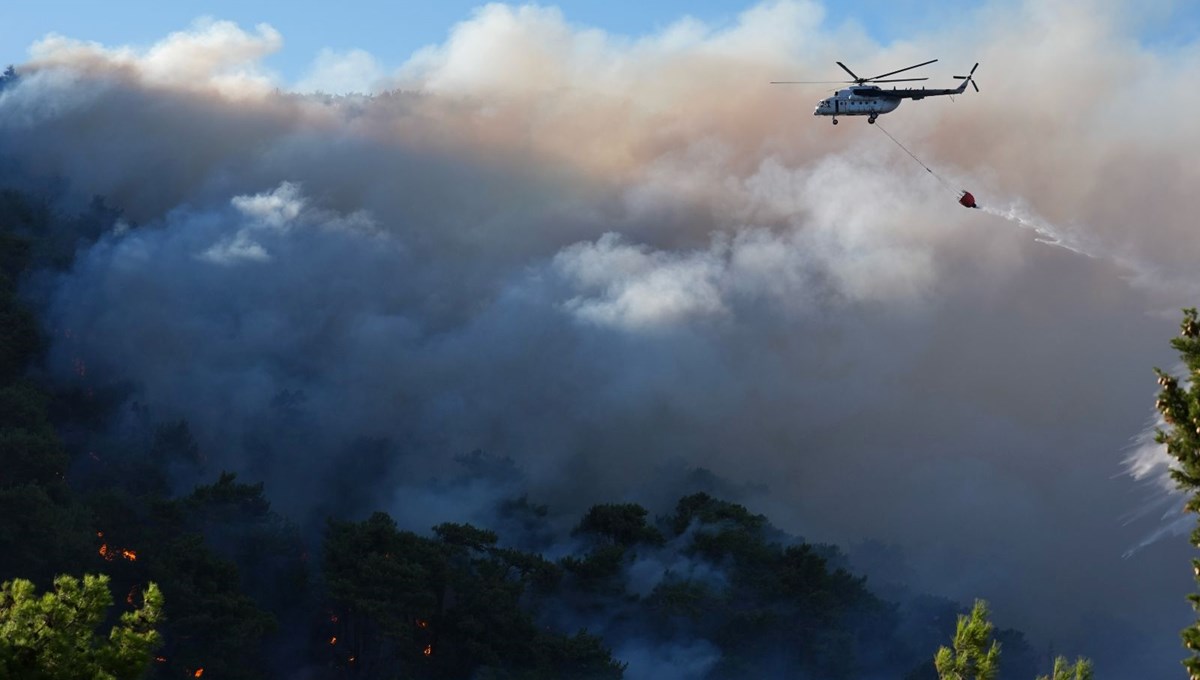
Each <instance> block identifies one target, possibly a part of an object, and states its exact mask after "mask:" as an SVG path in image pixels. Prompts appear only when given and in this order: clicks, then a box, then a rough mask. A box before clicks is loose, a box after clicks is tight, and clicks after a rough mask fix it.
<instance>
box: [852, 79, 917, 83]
mask: <svg viewBox="0 0 1200 680" xmlns="http://www.w3.org/2000/svg"><path fill="white" fill-rule="evenodd" d="M918 80H929V79H928V78H889V79H888V80H879V79H877V78H872V79H871V80H869V81H867V82H871V83H912V82H916V81H918Z"/></svg>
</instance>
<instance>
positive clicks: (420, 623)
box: [417, 619, 429, 628]
mask: <svg viewBox="0 0 1200 680" xmlns="http://www.w3.org/2000/svg"><path fill="white" fill-rule="evenodd" d="M428 627H429V622H428V621H425V620H423V619H417V628H428Z"/></svg>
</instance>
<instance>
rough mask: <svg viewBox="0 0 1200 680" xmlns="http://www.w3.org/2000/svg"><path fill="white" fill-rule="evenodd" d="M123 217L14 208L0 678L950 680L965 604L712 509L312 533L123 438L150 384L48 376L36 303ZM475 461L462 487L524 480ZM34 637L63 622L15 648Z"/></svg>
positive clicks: (135, 432) (6, 207) (762, 523)
mask: <svg viewBox="0 0 1200 680" xmlns="http://www.w3.org/2000/svg"><path fill="white" fill-rule="evenodd" d="M119 218H120V211H119V210H118V209H115V208H113V207H111V206H109V205H108V204H107V203H106V202H105V200H104V199H103V198H100V197H97V198H96V199H94V200H93V201H92V202H91V204H90V205H88V206H87V208H86V209H85V210H83V211H82V212H79V213H77V214H65V213H64V212H62V211H60V210H58V209H56V208H55V207H54V205H53V202H52V200H51V199H49V198H47V197H46V196H45V195H44V194H42V193H39V192H35V191H29V190H21V189H14V188H9V189H5V190H3V191H0V226H2V231H0V267H2V278H0V318H2V320H3V321H2V323H0V329H2V336H0V546H3V549H2V550H0V581H3V582H4V583H5V589H4V592H3V600H4V601H3V603H2V604H0V613H3V615H4V616H5V617H6V620H5V622H4V625H5V626H6V630H7V631H9V633H6V636H5V640H4V642H3V643H0V651H2V652H3V653H2V654H0V658H2V662H3V664H4V665H3V666H0V671H2V672H0V675H3V676H4V677H24V678H42V677H44V678H77V677H78V678H84V677H89V678H90V677H113V678H136V677H150V678H164V679H165V678H184V677H211V678H237V679H251V678H269V677H308V678H351V677H362V678H438V679H441V678H445V679H463V680H466V679H468V678H489V679H501V678H512V679H518V678H519V679H529V680H533V679H540V678H546V679H549V678H580V679H587V678H597V679H600V678H605V679H607V678H612V679H616V678H621V677H625V671H626V668H627V663H628V659H629V658H630V657H631V656H632V655H638V654H643V653H645V650H657V653H658V654H659V655H660V656H661V653H662V650H664V649H665V650H670V652H669V653H668V655H667V658H668V659H669V660H670V661H671V663H672V664H673V665H677V666H678V667H681V668H689V667H690V668H692V669H701V670H702V671H703V672H704V673H705V677H711V678H732V677H757V678H771V677H780V678H783V677H787V678H796V677H811V678H871V677H880V678H883V677H897V675H896V674H897V672H900V673H901V675H903V677H905V678H909V679H911V680H916V679H919V678H935V677H937V675H938V672H937V670H936V669H935V668H934V651H935V650H936V649H937V647H938V646H939V645H940V644H943V643H945V642H947V641H949V640H950V638H951V637H952V635H953V633H954V630H955V625H956V621H958V619H959V615H960V614H962V613H963V612H965V611H966V607H965V606H964V605H963V604H961V603H956V602H952V601H949V600H946V599H943V598H938V597H932V596H926V595H921V594H919V593H912V592H907V591H905V590H904V589H903V588H900V589H897V588H895V587H892V588H890V592H889V594H888V595H887V596H884V595H881V594H880V593H877V592H875V591H873V589H872V588H873V585H874V584H872V583H869V582H868V581H867V579H866V578H865V577H862V576H858V575H855V574H854V573H853V572H852V571H851V570H850V568H849V566H848V562H847V560H846V558H845V556H844V555H843V554H842V552H841V551H840V550H839V549H838V548H837V547H835V546H830V545H814V544H810V543H807V542H805V541H804V540H803V539H801V538H798V537H795V536H791V535H788V534H786V533H784V532H782V531H780V530H778V529H777V528H775V527H774V526H772V524H771V522H770V521H769V519H768V518H767V517H765V516H763V515H760V514H755V513H753V512H751V511H749V510H748V509H747V508H746V507H744V506H742V505H740V504H738V503H736V502H731V501H726V500H722V499H721V498H719V497H716V496H714V495H712V494H710V493H707V492H705V491H697V492H693V493H689V494H687V495H684V496H683V497H681V498H679V500H678V502H677V503H676V505H675V508H674V511H673V512H671V513H668V514H665V515H661V516H651V515H650V513H649V511H648V510H647V509H646V508H644V507H642V506H640V505H638V504H633V503H611V504H601V505H595V506H593V507H591V508H590V510H588V511H587V512H586V513H585V514H584V515H583V516H581V517H577V518H575V519H574V520H573V524H571V525H564V524H563V523H562V522H561V521H559V520H560V519H561V518H560V517H559V514H558V513H555V512H553V510H552V509H551V508H549V507H547V506H546V505H542V504H539V503H537V502H536V501H535V500H532V499H530V498H529V497H528V496H524V495H517V496H514V497H511V498H506V499H503V500H502V501H500V502H498V503H497V504H496V506H495V508H494V515H493V516H494V520H495V521H494V524H493V525H492V526H472V525H470V524H464V523H453V522H445V523H440V524H437V525H435V526H432V527H430V528H429V530H428V531H426V532H422V533H414V532H412V531H406V530H401V529H400V528H398V526H397V524H396V522H395V521H394V520H393V519H392V518H391V517H389V516H388V514H386V513H385V512H382V511H377V510H366V511H362V512H359V513H357V514H354V513H343V514H336V513H330V514H329V515H328V516H326V517H323V518H321V520H320V521H319V522H313V521H297V520H295V519H294V518H289V517H284V516H281V515H280V514H278V513H276V512H275V511H273V510H272V506H271V503H270V502H269V501H268V494H267V492H268V490H267V489H264V486H263V484H262V483H259V482H256V481H255V480H245V479H240V478H238V477H237V476H236V475H234V474H231V473H228V472H225V471H222V470H218V469H213V468H212V467H211V466H210V465H209V464H208V462H207V460H208V456H207V455H206V452H205V451H204V450H203V449H202V448H201V447H200V446H199V445H198V443H197V438H196V436H195V433H194V432H192V431H191V429H190V426H189V423H188V422H187V421H186V420H174V421H168V422H155V421H154V420H153V419H152V418H151V417H149V416H148V415H147V416H146V417H145V418H144V419H143V420H145V422H142V423H140V425H139V427H136V428H132V429H131V428H125V429H124V430H119V429H115V428H113V419H114V417H115V416H114V414H115V413H116V412H117V410H118V409H119V407H121V406H122V405H123V404H125V402H126V401H128V400H129V399H130V392H131V388H130V387H129V386H127V385H119V384H117V385H91V384H88V383H87V382H86V381H81V382H80V383H78V384H73V385H63V384H58V383H56V382H54V381H52V380H50V379H49V378H47V377H46V373H45V372H44V371H42V370H40V363H41V362H42V360H43V358H44V350H45V346H46V337H47V335H48V334H51V333H70V332H71V330H70V329H54V328H47V327H45V326H44V325H43V324H42V323H41V322H40V319H39V318H38V316H37V315H36V314H35V313H34V311H33V310H32V308H31V306H30V305H29V304H28V302H27V298H28V297H29V296H30V295H35V294H36V293H28V290H30V288H31V286H30V281H36V279H37V277H38V276H45V275H52V274H53V272H54V271H56V270H61V269H62V268H64V267H67V266H69V265H70V263H71V258H72V254H73V253H74V252H75V251H76V249H77V247H78V246H79V244H80V243H81V242H86V241H87V240H89V239H93V240H94V239H96V238H97V237H99V235H100V234H102V233H103V232H104V231H106V230H108V229H112V228H114V225H115V224H117V222H118V221H119ZM129 228H137V227H136V226H133V227H129ZM32 287H33V288H36V286H32ZM76 371H77V373H78V375H79V376H81V377H85V376H86V373H87V367H86V365H85V364H84V362H83V361H82V360H80V361H79V363H78V365H77V366H76ZM285 396H286V395H285ZM134 411H135V413H136V412H137V409H136V405H135V407H134ZM357 450H358V451H359V452H360V457H361V459H360V460H358V461H355V460H348V461H347V463H346V464H347V465H348V466H352V467H353V466H355V465H358V466H360V467H364V466H369V465H370V464H371V457H372V456H373V455H376V454H374V453H372V451H374V450H375V449H372V447H370V446H361V447H359V448H358V449H357ZM457 460H458V467H459V468H460V472H459V479H458V480H457V482H459V483H468V482H470V480H472V479H475V478H479V477H485V476H489V475H493V476H494V475H497V474H505V471H506V470H507V469H508V468H510V467H511V466H512V462H511V461H507V460H505V459H503V458H496V457H494V456H491V455H489V454H487V453H486V452H481V451H473V452H463V454H462V455H459V456H458V458H457ZM702 476H703V475H701V477H702ZM451 483H454V481H453V480H452V482H451ZM345 493H346V494H354V489H353V487H352V486H348V487H347V488H346V489H345ZM305 519H307V518H305ZM564 526H567V527H569V530H564V529H563V527H564ZM51 590H53V591H54V592H55V593H57V595H58V597H59V599H58V600H54V601H51V600H50V599H48V598H50V596H49V595H47V596H45V597H44V598H43V599H42V600H40V601H39V600H38V599H37V597H36V596H35V594H34V593H36V592H38V591H51ZM110 604H111V605H112V606H109V605H110ZM39 607H40V608H41V609H39ZM43 610H44V611H43ZM21 612H24V613H23V614H22V613H21ZM54 612H59V613H57V614H55V613H54ZM21 616H24V617H26V618H24V619H22V618H21ZM30 617H32V618H30ZM37 620H44V621H48V622H50V625H49V626H48V627H46V629H45V630H42V628H39V627H36V626H35V627H34V628H35V629H36V630H38V631H41V632H39V633H37V635H33V634H32V633H30V635H33V637H29V636H28V635H26V634H25V633H22V634H20V635H18V634H17V633H18V632H20V631H25V632H26V633H27V632H28V631H29V629H30V624H29V623H28V621H37ZM22 621H25V623H22ZM68 621H70V622H72V623H71V625H70V626H68V625H67V622H68ZM85 624H86V625H85ZM56 626H60V628H56ZM72 626H73V627H72ZM109 628H112V631H113V632H112V633H111V636H109V635H105V634H103V632H102V631H107V630H108V629H109ZM93 635H95V636H97V637H95V638H94V639H93V637H92V636H93ZM38 636H41V637H38ZM56 636H57V637H56ZM994 637H995V639H996V640H998V641H999V642H1000V644H1001V645H1002V648H1003V653H1004V664H1003V670H1002V673H1001V675H1000V676H999V677H1001V678H1031V677H1033V675H1034V674H1035V673H1036V672H1037V671H1038V670H1039V669H1042V670H1044V667H1045V666H1046V664H1047V661H1046V659H1044V658H1043V657H1045V656H1046V655H1045V654H1039V653H1037V652H1035V651H1034V649H1033V648H1032V647H1031V646H1030V645H1029V644H1028V643H1027V642H1026V640H1025V638H1024V636H1023V635H1022V634H1021V633H1020V632H1019V631H1015V630H1011V629H1004V630H998V631H996V632H995V634H994ZM106 639H107V641H106ZM85 652H86V653H85ZM84 657H86V658H84ZM71 659H74V661H71V662H70V663H68V661H67V660H71ZM663 672H671V671H669V670H664V671H663ZM693 674H695V672H693ZM980 677H984V676H980Z"/></svg>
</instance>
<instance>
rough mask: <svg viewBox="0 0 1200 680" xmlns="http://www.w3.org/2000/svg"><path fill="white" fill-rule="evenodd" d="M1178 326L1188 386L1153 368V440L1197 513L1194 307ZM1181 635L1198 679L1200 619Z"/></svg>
mask: <svg viewBox="0 0 1200 680" xmlns="http://www.w3.org/2000/svg"><path fill="white" fill-rule="evenodd" d="M1179 327H1180V330H1181V331H1182V332H1181V334H1180V337H1178V338H1175V339H1173V340H1172V341H1171V346H1172V347H1174V348H1175V349H1176V351H1178V352H1179V354H1180V356H1181V357H1182V359H1183V362H1184V364H1185V365H1186V366H1187V371H1188V378H1187V385H1186V386H1184V385H1181V384H1180V382H1179V379H1177V378H1176V377H1174V376H1172V375H1170V374H1168V373H1166V372H1164V371H1162V370H1161V369H1158V368H1155V369H1154V372H1155V373H1157V374H1158V384H1159V385H1160V386H1161V387H1162V391H1160V392H1159V393H1158V401H1157V402H1155V406H1156V407H1157V408H1158V412H1159V413H1161V414H1162V417H1163V421H1164V422H1165V423H1166V424H1167V429H1165V430H1162V429H1160V430H1158V433H1157V436H1156V439H1155V440H1156V441H1157V442H1158V443H1159V444H1165V445H1166V447H1167V453H1168V454H1169V455H1170V456H1171V457H1172V458H1174V459H1175V462H1176V464H1175V465H1173V466H1172V468H1171V477H1172V479H1174V480H1175V484H1176V486H1178V487H1179V489H1180V490H1181V491H1183V492H1184V493H1186V494H1187V495H1188V500H1187V503H1186V505H1184V509H1185V510H1187V511H1188V512H1196V513H1200V320H1198V319H1197V315H1196V308H1195V307H1192V308H1190V309H1185V310H1183V322H1182V323H1181V324H1180V325H1179ZM1192 545H1195V546H1196V547H1200V527H1197V528H1196V530H1195V531H1193V532H1192ZM1192 570H1193V572H1194V573H1195V575H1196V579H1197V581H1200V559H1193V560H1192ZM1188 600H1190V601H1191V603H1192V608H1193V609H1195V610H1196V611H1197V612H1200V595H1198V594H1195V593H1193V594H1191V595H1188ZM1182 637H1183V645H1184V647H1187V648H1188V650H1190V651H1191V653H1192V655H1191V657H1189V658H1188V659H1186V660H1184V662H1183V665H1184V666H1185V667H1187V669H1188V675H1189V677H1190V678H1191V679H1192V680H1200V619H1198V620H1197V621H1196V622H1195V623H1193V624H1192V625H1191V626H1188V627H1187V628H1185V629H1183V633H1182Z"/></svg>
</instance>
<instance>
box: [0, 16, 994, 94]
mask: <svg viewBox="0 0 1200 680" xmlns="http://www.w3.org/2000/svg"><path fill="white" fill-rule="evenodd" d="M0 4H2V5H3V6H2V8H0V63H3V64H8V63H20V62H22V61H24V60H25V59H26V58H27V52H26V50H27V49H28V47H29V45H30V44H31V43H33V42H34V41H36V40H38V39H40V38H41V37H42V36H44V35H46V34H47V33H50V32H57V33H61V34H63V35H66V36H68V37H71V38H76V39H80V40H94V41H97V42H100V43H103V44H105V45H109V46H113V45H136V46H145V45H149V44H152V43H154V42H155V41H157V40H159V39H161V38H162V37H164V36H165V35H167V34H168V33H170V32H171V31H174V30H179V29H183V28H185V27H187V26H188V25H189V24H190V23H191V21H192V20H193V19H195V18H197V17H201V16H211V17H213V18H216V19H227V20H231V21H235V22H237V23H239V24H240V25H242V27H243V28H250V27H252V26H253V25H255V24H257V23H260V22H265V23H268V24H270V25H272V26H273V27H275V28H276V29H277V30H278V31H279V32H280V33H282V35H283V38H284V48H283V50H282V52H281V53H279V54H276V55H273V56H272V57H271V58H270V59H269V60H268V62H267V63H268V65H269V66H270V67H271V68H273V69H275V70H276V71H278V72H279V73H280V74H281V75H282V76H283V77H284V78H286V79H288V80H295V79H296V78H298V77H300V76H301V75H302V74H303V73H304V72H305V70H306V69H307V68H308V67H309V65H310V64H311V63H312V60H313V58H314V57H315V56H316V54H317V53H318V52H319V51H320V50H321V49H322V48H331V49H334V50H337V51H345V50H349V49H352V48H359V49H363V50H366V51H368V52H370V53H371V54H373V55H374V56H375V57H376V58H377V59H379V61H380V62H381V63H383V64H384V65H385V66H387V67H394V66H398V65H399V64H401V63H403V62H404V61H405V60H406V59H407V58H408V56H409V55H411V54H412V53H413V51H414V50H416V49H418V48H420V47H422V46H425V45H429V44H433V43H439V42H441V41H442V40H444V39H445V37H446V35H447V33H448V31H449V30H450V29H451V27H452V26H453V25H454V24H455V23H457V22H459V21H462V20H464V19H466V18H468V17H469V16H470V15H471V10H472V9H473V8H475V7H477V6H479V5H481V4H484V3H483V2H480V1H479V0H441V1H440V2H437V3H429V2H410V1H400V2H379V1H367V2H342V3H328V2H321V3H316V2H300V3H297V2H282V1H281V0H265V1H259V2H253V3H250V2H245V1H244V0H241V1H233V0H215V1H210V2H195V1H192V0H181V1H171V2H163V1H162V0H122V1H119V2H112V3H97V2H92V1H83V0H75V1H66V0H44V1H43V2H38V3H32V2H28V3H21V2H5V3H0ZM518 4H519V3H518ZM538 4H544V5H556V6H558V7H560V8H561V9H562V10H563V12H564V14H565V15H566V17H567V19H568V20H569V21H571V22H572V23H575V24H581V25H587V26H593V27H597V28H601V29H604V30H606V31H608V32H611V33H616V34H622V35H631V36H636V35H642V34H645V33H650V32H653V31H655V30H657V29H660V28H663V27H665V26H667V25H669V24H671V23H672V22H674V21H675V20H677V19H679V18H681V17H683V16H687V15H690V16H693V17H695V18H698V19H701V20H703V21H705V22H708V23H711V24H715V25H721V24H727V23H730V22H732V21H733V20H734V19H735V18H736V17H737V15H738V14H739V13H740V12H741V11H743V10H745V9H746V8H748V7H751V6H753V5H754V4H755V3H753V2H751V1H749V0H741V1H730V0H701V1H699V2H696V1H690V2H684V1H683V0H658V2H654V3H640V2H639V3H633V2H602V1H598V0H562V1H560V2H542V3H538ZM977 4H979V2H978V0H966V1H964V0H958V1H957V2H949V1H946V0H936V1H931V0H851V1H847V0H840V1H833V2H828V3H826V6H827V11H828V12H829V19H828V21H829V22H830V23H833V24H838V23H841V22H842V21H845V20H847V19H852V20H855V21H858V22H859V23H860V24H862V25H863V26H864V27H866V28H867V30H868V31H870V32H871V33H872V34H873V35H874V36H875V37H876V38H878V39H881V40H883V41H888V40H890V39H893V38H895V37H896V36H898V35H904V34H906V33H907V32H909V31H911V30H914V29H917V28H918V27H920V26H922V25H929V24H930V23H931V22H933V23H938V22H942V21H945V20H947V18H948V17H950V16H951V12H952V11H953V12H962V11H963V8H964V7H970V6H973V5H977ZM951 8H954V9H953V10H951Z"/></svg>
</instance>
